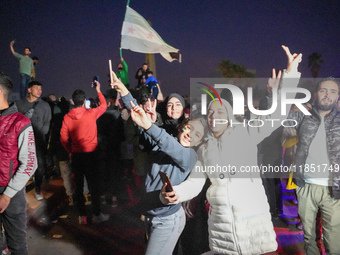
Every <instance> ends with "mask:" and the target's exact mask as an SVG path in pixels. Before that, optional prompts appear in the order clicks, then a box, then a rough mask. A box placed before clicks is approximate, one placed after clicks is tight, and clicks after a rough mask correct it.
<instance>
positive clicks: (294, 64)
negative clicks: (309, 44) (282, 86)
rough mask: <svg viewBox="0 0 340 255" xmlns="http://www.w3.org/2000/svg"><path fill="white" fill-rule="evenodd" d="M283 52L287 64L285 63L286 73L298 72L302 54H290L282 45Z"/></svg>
mask: <svg viewBox="0 0 340 255" xmlns="http://www.w3.org/2000/svg"><path fill="white" fill-rule="evenodd" d="M282 48H283V50H284V51H285V52H286V55H287V58H288V63H287V72H289V73H290V72H298V70H297V69H298V66H299V63H300V62H301V61H302V54H301V53H300V54H297V53H294V54H292V53H290V50H289V48H288V47H287V46H284V45H282Z"/></svg>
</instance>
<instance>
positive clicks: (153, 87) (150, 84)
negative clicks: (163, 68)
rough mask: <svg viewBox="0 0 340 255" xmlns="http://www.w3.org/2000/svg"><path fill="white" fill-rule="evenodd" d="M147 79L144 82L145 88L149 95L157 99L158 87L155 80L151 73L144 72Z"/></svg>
mask: <svg viewBox="0 0 340 255" xmlns="http://www.w3.org/2000/svg"><path fill="white" fill-rule="evenodd" d="M146 75H147V78H146V80H144V83H145V85H146V86H147V88H148V90H149V93H150V95H152V96H153V98H155V99H157V97H158V87H157V83H158V81H157V79H156V78H155V76H153V72H152V71H147V72H146Z"/></svg>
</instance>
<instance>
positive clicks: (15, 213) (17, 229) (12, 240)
mask: <svg viewBox="0 0 340 255" xmlns="http://www.w3.org/2000/svg"><path fill="white" fill-rule="evenodd" d="M1 225H3V227H4V229H5V236H6V240H7V246H8V249H9V251H10V252H11V254H12V255H27V254H28V251H27V239H26V190H25V188H23V189H22V190H20V191H18V192H17V194H15V196H14V197H12V199H11V202H10V203H9V205H8V207H7V208H6V210H5V211H4V212H3V213H1V214H0V226H1Z"/></svg>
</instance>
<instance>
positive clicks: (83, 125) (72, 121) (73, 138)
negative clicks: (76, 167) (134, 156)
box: [60, 92, 107, 153]
mask: <svg viewBox="0 0 340 255" xmlns="http://www.w3.org/2000/svg"><path fill="white" fill-rule="evenodd" d="M98 97H99V101H100V106H98V107H97V108H92V109H88V110H87V109H85V107H77V108H74V109H72V110H70V112H69V113H68V114H66V115H65V117H64V120H63V125H62V127H61V130H60V141H61V144H62V145H63V146H64V148H65V149H66V150H67V151H68V152H72V153H73V152H92V151H94V150H95V149H96V147H97V145H98V140H97V124H96V120H97V119H98V118H99V117H100V116H101V115H102V114H103V113H104V112H105V111H106V108H107V104H106V101H105V98H104V96H103V94H102V93H101V92H100V93H98Z"/></svg>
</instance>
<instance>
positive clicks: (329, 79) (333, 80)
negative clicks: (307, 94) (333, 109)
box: [315, 76, 340, 92]
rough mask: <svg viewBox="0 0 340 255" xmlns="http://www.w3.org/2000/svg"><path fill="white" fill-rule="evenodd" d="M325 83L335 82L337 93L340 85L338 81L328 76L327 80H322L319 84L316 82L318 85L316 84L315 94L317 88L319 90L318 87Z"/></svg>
mask: <svg viewBox="0 0 340 255" xmlns="http://www.w3.org/2000/svg"><path fill="white" fill-rule="evenodd" d="M325 81H332V82H335V83H336V85H338V91H340V83H339V81H338V80H337V79H336V78H334V77H332V76H330V77H327V78H324V79H322V80H321V81H320V82H318V84H316V87H315V92H318V90H319V88H320V85H321V84H322V83H323V82H325Z"/></svg>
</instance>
